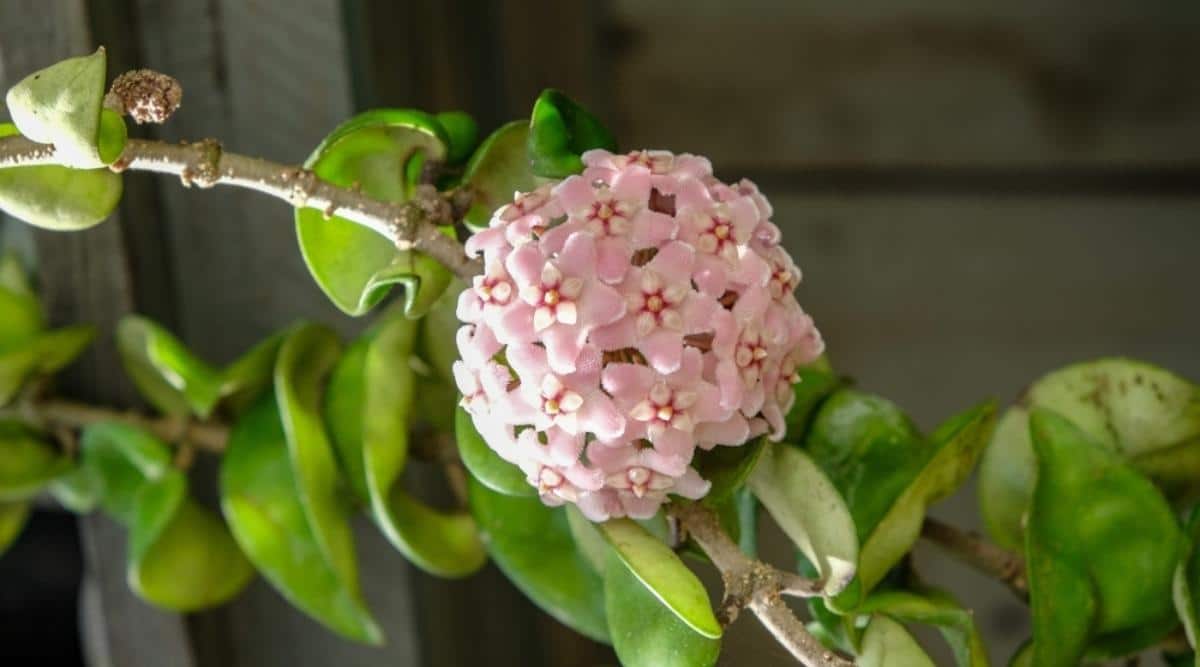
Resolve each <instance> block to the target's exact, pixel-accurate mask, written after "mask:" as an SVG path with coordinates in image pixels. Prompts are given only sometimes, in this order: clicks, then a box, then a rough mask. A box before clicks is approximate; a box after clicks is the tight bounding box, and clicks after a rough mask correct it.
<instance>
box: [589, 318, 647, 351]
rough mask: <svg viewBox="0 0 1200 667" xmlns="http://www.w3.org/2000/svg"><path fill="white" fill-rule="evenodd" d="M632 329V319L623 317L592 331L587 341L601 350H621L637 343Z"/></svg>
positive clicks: (635, 334)
mask: <svg viewBox="0 0 1200 667" xmlns="http://www.w3.org/2000/svg"><path fill="white" fill-rule="evenodd" d="M634 328H635V325H634V320H633V318H632V317H623V318H621V319H619V320H617V321H616V322H613V323H612V324H608V325H605V326H602V327H598V328H596V329H593V330H592V333H591V334H590V335H589V340H591V341H592V343H594V344H595V345H596V347H598V348H600V349H601V350H622V349H624V348H627V347H633V345H634V343H636V342H637V332H636V331H635V330H634Z"/></svg>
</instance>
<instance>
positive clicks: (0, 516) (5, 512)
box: [0, 500, 30, 555]
mask: <svg viewBox="0 0 1200 667" xmlns="http://www.w3.org/2000/svg"><path fill="white" fill-rule="evenodd" d="M29 512H30V503H29V502H28V501H23V500H19V501H16V502H0V555H3V554H4V552H5V551H8V548H9V547H11V546H12V545H13V542H16V541H17V538H18V537H20V536H21V531H22V530H23V529H24V528H25V523H26V522H27V521H29Z"/></svg>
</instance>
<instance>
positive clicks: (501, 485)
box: [455, 408, 537, 497]
mask: <svg viewBox="0 0 1200 667" xmlns="http://www.w3.org/2000/svg"><path fill="white" fill-rule="evenodd" d="M455 438H456V439H457V440H458V453H459V456H461V457H462V461H463V465H465V466H466V467H467V470H469V471H471V475H473V476H474V477H475V479H477V480H479V482H480V483H481V484H483V485H484V486H486V487H488V488H489V489H491V490H493V491H498V492H500V493H503V494H504V495H507V496H523V497H533V496H536V495H537V490H536V489H534V488H533V486H532V485H530V484H529V482H528V481H527V480H526V479H525V473H523V472H521V469H520V468H518V467H517V466H516V465H515V464H512V463H509V462H508V461H505V460H504V459H503V458H501V457H500V455H499V454H497V453H496V452H495V450H493V449H492V448H491V447H489V446H488V444H487V442H486V441H485V440H484V439H483V436H481V435H480V434H479V431H477V430H476V429H475V423H474V419H473V418H472V417H471V414H470V413H469V412H467V411H466V410H464V409H462V408H459V409H458V410H457V412H456V413H455Z"/></svg>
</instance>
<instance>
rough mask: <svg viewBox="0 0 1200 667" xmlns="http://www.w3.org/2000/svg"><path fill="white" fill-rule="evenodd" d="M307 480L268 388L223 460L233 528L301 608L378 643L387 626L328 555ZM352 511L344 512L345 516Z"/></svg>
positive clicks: (224, 497) (224, 500)
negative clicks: (305, 495)
mask: <svg viewBox="0 0 1200 667" xmlns="http://www.w3.org/2000/svg"><path fill="white" fill-rule="evenodd" d="M303 488H304V487H302V486H301V484H300V479H299V478H298V475H297V474H296V472H295V471H294V470H293V467H292V462H291V459H290V457H289V451H288V442H287V438H286V437H285V435H284V429H283V424H282V423H281V421H280V416H279V412H278V409H277V401H276V399H275V397H274V396H273V395H270V394H268V395H264V396H263V397H261V398H260V399H259V401H258V402H257V403H256V404H255V405H254V406H253V407H251V408H250V410H249V411H247V412H246V413H245V414H244V415H243V416H242V417H241V418H240V419H239V421H238V422H237V424H236V425H235V426H234V429H233V432H232V434H231V435H230V438H229V448H228V451H226V453H225V455H224V456H223V457H222V460H221V507H222V509H223V511H224V513H225V517H226V519H227V520H228V521H229V525H230V528H231V529H232V530H233V535H234V537H235V538H236V539H237V542H238V544H239V545H241V547H242V549H243V550H244V551H245V553H246V555H247V556H249V557H250V560H251V561H252V562H253V563H254V565H255V566H256V567H257V568H258V569H259V571H261V572H262V574H263V576H265V577H266V578H267V580H268V581H269V582H271V585H273V586H274V587H275V588H276V589H277V590H278V591H279V592H280V593H282V594H283V596H284V597H286V598H287V599H288V600H289V601H290V602H291V603H292V604H294V605H296V607H298V608H299V609H300V610H301V611H303V612H304V613H306V614H308V615H309V616H312V617H313V618H314V619H316V620H317V621H320V622H321V623H323V624H324V625H326V626H327V627H329V628H330V629H332V630H334V631H335V632H337V633H339V634H341V635H343V636H345V637H348V638H350V639H354V640H356V641H361V642H366V643H371V644H379V643H381V642H382V641H383V633H382V631H381V630H380V628H379V626H378V625H377V624H376V623H375V620H374V619H373V618H372V617H371V614H370V612H369V611H368V610H367V608H366V605H365V603H364V602H363V598H362V593H361V592H360V590H359V588H358V584H357V576H356V575H354V576H350V577H347V576H345V574H344V572H343V571H342V570H339V569H338V568H337V567H335V566H334V565H333V564H332V562H331V561H330V559H329V558H328V557H327V556H326V553H325V548H324V547H323V546H321V541H320V540H319V539H318V537H317V534H316V529H315V524H314V523H313V522H312V521H311V520H310V519H309V512H308V511H307V510H306V508H305V507H304V504H305V502H308V501H307V500H302V496H301V490H302V489H303ZM348 514H349V512H348V510H347V511H344V512H343V514H342V520H343V521H345V520H346V519H347V518H348ZM326 541H328V540H326Z"/></svg>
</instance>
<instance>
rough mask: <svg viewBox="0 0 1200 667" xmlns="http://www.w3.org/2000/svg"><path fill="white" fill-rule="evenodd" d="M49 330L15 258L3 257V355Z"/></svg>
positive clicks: (0, 312) (0, 286)
mask: <svg viewBox="0 0 1200 667" xmlns="http://www.w3.org/2000/svg"><path fill="white" fill-rule="evenodd" d="M45 326H46V323H45V319H44V318H43V316H42V307H41V304H40V303H38V299H37V296H36V295H35V294H34V293H33V290H32V289H31V288H30V287H29V282H28V280H27V278H26V277H25V271H24V269H22V268H21V264H20V260H18V259H17V257H16V256H15V255H12V254H4V255H0V354H4V353H5V352H7V351H9V350H11V349H12V348H13V347H15V346H16V345H18V344H20V343H23V342H25V341H27V340H29V339H30V338H32V337H33V336H35V335H36V334H37V333H38V332H39V331H41V330H42V329H44V328H45Z"/></svg>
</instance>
